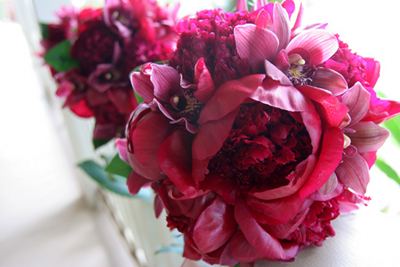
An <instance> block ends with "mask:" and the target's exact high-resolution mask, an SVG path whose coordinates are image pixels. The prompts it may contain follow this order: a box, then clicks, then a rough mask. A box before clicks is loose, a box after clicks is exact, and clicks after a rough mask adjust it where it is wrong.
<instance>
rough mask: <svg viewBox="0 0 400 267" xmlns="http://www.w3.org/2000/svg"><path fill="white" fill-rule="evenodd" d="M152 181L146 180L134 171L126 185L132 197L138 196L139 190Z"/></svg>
mask: <svg viewBox="0 0 400 267" xmlns="http://www.w3.org/2000/svg"><path fill="white" fill-rule="evenodd" d="M151 182H152V181H151V180H149V179H146V178H144V177H143V176H141V175H139V174H137V173H136V172H135V171H132V172H131V173H130V174H129V176H128V180H127V181H126V185H127V186H128V189H129V193H131V194H132V195H136V194H137V193H139V190H140V189H141V188H142V187H143V186H144V185H146V184H149V183H151Z"/></svg>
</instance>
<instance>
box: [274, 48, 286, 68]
mask: <svg viewBox="0 0 400 267" xmlns="http://www.w3.org/2000/svg"><path fill="white" fill-rule="evenodd" d="M274 65H275V66H276V67H277V68H278V69H280V70H281V71H282V72H284V73H286V72H287V71H288V70H289V68H290V63H289V58H288V56H287V54H286V51H285V50H284V49H282V50H281V51H280V52H279V53H278V55H277V56H276V58H275V60H274Z"/></svg>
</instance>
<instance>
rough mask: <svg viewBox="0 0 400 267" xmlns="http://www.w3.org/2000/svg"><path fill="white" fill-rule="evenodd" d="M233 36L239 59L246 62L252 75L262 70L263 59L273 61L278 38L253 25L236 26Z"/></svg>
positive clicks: (268, 31) (270, 32)
mask: <svg viewBox="0 0 400 267" xmlns="http://www.w3.org/2000/svg"><path fill="white" fill-rule="evenodd" d="M234 36H235V41H236V48H237V51H238V54H239V56H240V58H242V59H246V60H247V62H248V63H249V65H250V66H251V69H252V70H253V72H254V73H257V72H260V71H261V70H262V67H263V64H264V60H265V59H266V60H269V61H273V60H274V58H275V56H276V54H277V52H278V45H279V40H278V37H277V36H276V35H275V34H274V33H273V32H272V31H270V30H267V29H262V28H260V27H257V26H256V25H255V24H245V25H239V26H236V27H235V29H234Z"/></svg>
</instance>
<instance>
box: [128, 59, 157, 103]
mask: <svg viewBox="0 0 400 267" xmlns="http://www.w3.org/2000/svg"><path fill="white" fill-rule="evenodd" d="M150 75H151V64H150V63H149V64H146V65H143V66H142V68H141V70H140V72H133V73H132V74H131V83H132V87H133V90H135V92H136V93H138V95H140V96H141V97H142V98H143V100H144V101H145V102H147V103H151V102H152V101H153V98H154V90H153V88H154V87H153V84H152V82H151V81H150Z"/></svg>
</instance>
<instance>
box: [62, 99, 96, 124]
mask: <svg viewBox="0 0 400 267" xmlns="http://www.w3.org/2000/svg"><path fill="white" fill-rule="evenodd" d="M72 95H73V94H70V95H69V97H68V98H67V100H66V101H65V103H64V106H63V107H69V109H70V110H71V111H72V112H73V113H75V114H76V115H78V116H79V117H82V118H90V117H93V116H94V113H93V111H92V109H91V108H89V106H88V105H87V103H86V100H85V99H79V100H78V101H77V102H74V103H70V102H69V100H70V99H71V96H72Z"/></svg>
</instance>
